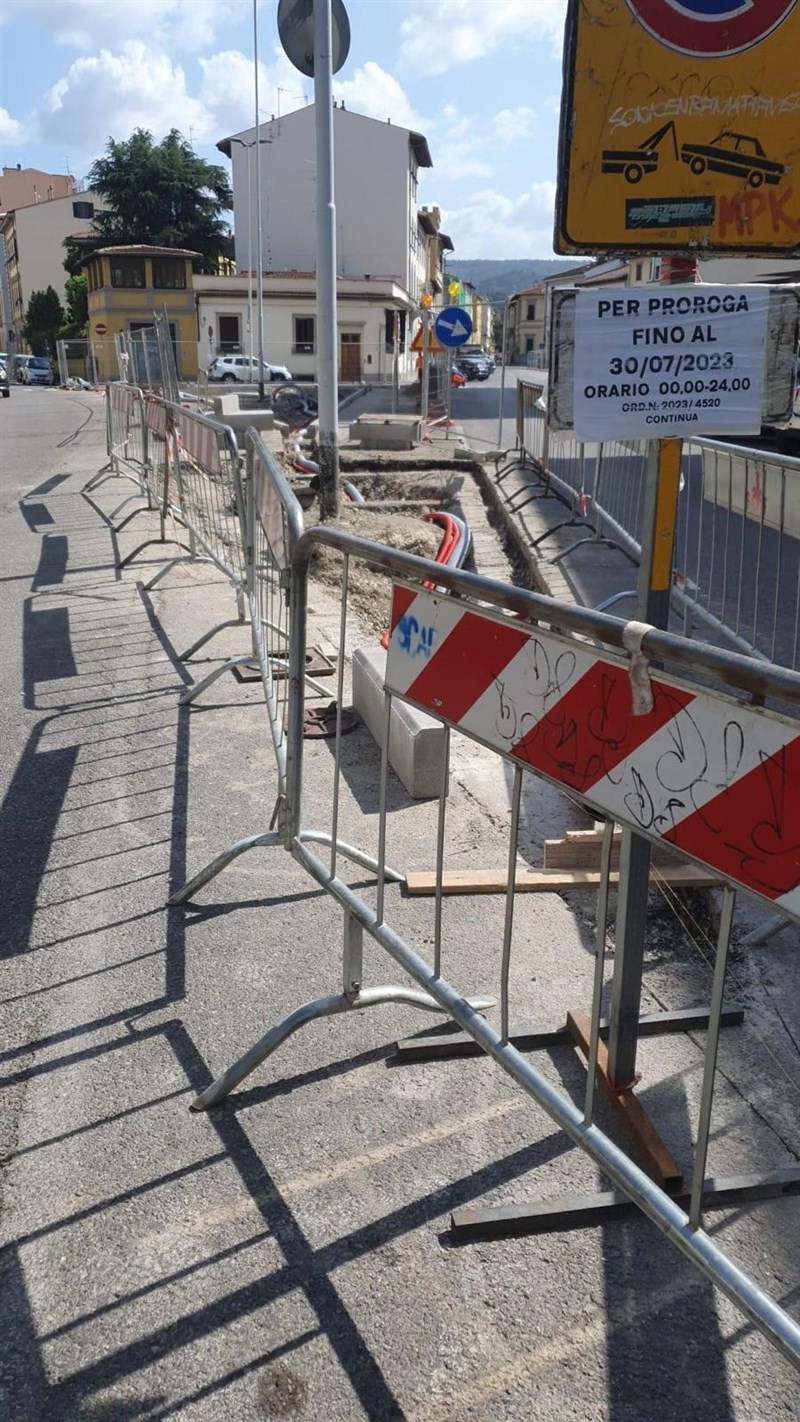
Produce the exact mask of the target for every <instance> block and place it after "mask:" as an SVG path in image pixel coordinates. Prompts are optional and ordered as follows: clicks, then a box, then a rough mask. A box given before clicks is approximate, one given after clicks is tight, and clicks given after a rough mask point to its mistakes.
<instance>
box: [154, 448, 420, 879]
mask: <svg viewBox="0 0 800 1422" xmlns="http://www.w3.org/2000/svg"><path fill="white" fill-rule="evenodd" d="M243 506H244V521H243V525H242V527H243V530H244V539H243V542H244V551H245V560H246V573H245V585H246V590H247V603H248V608H249V612H250V624H251V629H252V637H253V655H254V657H255V659H256V660H257V661H258V665H259V670H260V673H261V684H262V688H263V692H264V700H265V702H266V707H267V716H268V719H269V725H270V734H271V737H272V746H273V751H274V754H275V767H276V772H277V795H276V801H275V807H274V810H273V812H272V816H271V818H270V822H269V828H268V829H267V830H266V831H263V830H259V831H257V832H256V833H255V834H252V835H248V836H247V838H246V839H242V840H239V841H237V843H236V844H234V845H232V846H231V847H230V848H229V849H226V850H224V851H223V852H222V853H221V854H218V855H217V856H216V857H215V858H214V859H213V860H212V861H211V863H210V864H208V865H206V867H205V868H204V869H202V870H201V871H200V873H198V874H196V875H195V876H194V878H192V879H191V880H190V881H189V882H188V883H186V884H185V885H183V887H182V888H181V889H180V890H178V892H177V893H176V894H175V895H174V896H173V898H172V900H171V902H172V903H185V902H186V900H187V899H190V898H191V897H192V896H193V895H194V894H195V893H196V892H197V890H198V889H200V888H202V886H203V885H204V884H207V883H209V881H210V880H211V879H213V878H215V877H216V875H217V874H219V873H220V872H221V871H222V870H223V869H224V868H225V867H226V866H227V865H228V864H230V863H231V862H232V861H233V860H234V859H236V858H238V856H239V855H240V854H244V853H245V852H246V850H248V849H255V848H257V847H258V846H263V845H269V844H279V843H282V839H281V836H280V834H279V833H278V832H276V831H275V830H274V828H273V827H274V825H275V824H276V822H278V821H279V820H280V819H281V818H282V817H283V816H284V815H285V812H286V787H287V775H288V764H287V757H288V732H287V724H288V711H289V673H290V667H289V649H290V628H289V618H290V606H289V589H290V580H291V566H292V560H293V558H294V554H295V551H296V548H297V545H298V543H299V541H300V539H301V537H302V535H303V511H302V509H301V507H300V504H299V503H298V501H297V497H296V495H295V494H294V491H293V490H292V488H291V487H290V485H289V483H288V481H287V480H286V478H285V477H284V475H283V473H282V472H281V470H280V469H279V468H278V465H277V464H276V462H275V460H274V459H273V457H272V455H271V454H270V453H269V450H268V449H267V448H266V446H265V445H264V443H263V440H262V439H261V437H260V436H259V435H258V433H257V432H256V431H255V430H248V432H247V489H246V494H245V495H244V496H243ZM345 612H346V609H343V613H342V631H343V632H344V625H345ZM343 645H344V643H342V646H343ZM192 650H194V649H193V648H190V649H189V653H184V656H185V655H188V654H190V653H191V651H192ZM252 659H253V658H252V657H235V658H231V659H230V660H229V661H226V662H224V663H223V664H222V665H221V666H218V667H215V668H214V669H213V671H211V672H209V674H208V676H206V677H204V679H203V680H202V681H200V682H198V683H197V684H196V686H193V687H191V688H190V690H189V691H188V692H185V693H184V695H183V697H182V698H181V700H182V701H184V702H187V701H191V700H193V699H194V698H195V697H196V696H197V695H199V694H200V693H201V692H203V691H205V690H206V689H207V688H208V687H209V686H211V685H212V684H213V683H214V682H215V681H216V680H217V679H218V678H219V677H220V676H222V675H223V674H224V673H225V672H226V671H229V670H230V669H231V668H232V667H235V666H237V665H241V664H242V663H249V662H251V661H252ZM343 677H344V657H343V655H340V658H339V669H338V695H339V700H338V704H339V707H341V701H342V685H343ZM302 678H303V683H304V686H305V687H308V688H310V689H311V690H312V691H315V692H317V693H319V695H321V696H325V697H328V696H329V691H328V689H327V688H326V687H324V686H322V685H320V684H319V683H318V682H317V681H315V680H314V678H313V677H312V676H309V675H308V673H307V671H306V667H305V662H304V663H303V671H302ZM334 818H335V817H334ZM336 832H337V831H336V825H335V824H334V828H333V834H334V838H335V837H336ZM312 837H313V836H312ZM322 839H323V842H324V843H328V842H330V837H329V836H327V835H323V836H322ZM339 850H340V852H341V853H343V854H344V855H345V856H347V857H349V858H350V859H353V860H354V861H355V862H356V863H358V864H361V865H362V866H364V867H365V868H368V869H375V868H376V861H375V859H374V858H372V857H371V856H365V855H363V854H361V852H360V851H359V850H357V849H355V848H353V847H352V846H351V845H348V844H345V843H344V842H343V841H339ZM396 877H397V878H398V879H399V878H400V877H401V876H400V875H397V876H396Z"/></svg>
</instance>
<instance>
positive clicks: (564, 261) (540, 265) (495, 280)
mask: <svg viewBox="0 0 800 1422" xmlns="http://www.w3.org/2000/svg"><path fill="white" fill-rule="evenodd" d="M578 265H579V260H578V259H577V258H570V257H566V258H564V257H562V258H561V259H560V260H559V259H558V258H557V257H554V258H552V259H549V258H529V259H527V258H520V259H519V260H517V261H513V260H509V261H505V262H500V261H488V260H487V261H483V260H482V259H479V258H477V257H476V258H475V259H474V260H473V261H463V262H459V261H448V263H447V271H448V272H452V273H453V276H457V277H459V278H460V280H461V281H471V282H472V285H473V286H474V287H476V288H477V290H478V291H479V292H481V294H482V295H483V296H491V297H492V299H493V300H494V301H503V300H505V298H506V297H507V296H508V295H510V293H511V292H512V291H524V289H525V287H526V286H533V284H534V282H537V281H541V280H542V277H546V276H551V275H552V273H553V272H559V271H565V270H566V269H567V268H568V267H575V266H578Z"/></svg>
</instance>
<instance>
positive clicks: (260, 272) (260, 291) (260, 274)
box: [253, 0, 264, 404]
mask: <svg viewBox="0 0 800 1422" xmlns="http://www.w3.org/2000/svg"><path fill="white" fill-rule="evenodd" d="M253 72H254V76H255V77H254V89H255V106H256V114H255V117H256V226H257V235H256V243H257V259H258V266H257V267H256V302H257V304H258V402H259V404H263V401H264V262H263V258H262V255H261V251H262V246H261V238H262V218H261V142H260V139H261V127H260V117H259V112H258V8H257V0H253Z"/></svg>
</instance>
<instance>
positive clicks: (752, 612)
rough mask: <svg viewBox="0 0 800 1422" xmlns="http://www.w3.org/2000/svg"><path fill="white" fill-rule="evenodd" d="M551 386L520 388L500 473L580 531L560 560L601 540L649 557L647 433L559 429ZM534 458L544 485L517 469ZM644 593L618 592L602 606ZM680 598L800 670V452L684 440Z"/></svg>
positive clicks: (732, 638) (730, 637)
mask: <svg viewBox="0 0 800 1422" xmlns="http://www.w3.org/2000/svg"><path fill="white" fill-rule="evenodd" d="M543 393H544V392H543V387H542V386H541V385H540V384H537V383H536V382H534V381H525V380H520V381H518V384H517V421H516V443H517V449H516V451H515V458H516V463H515V459H514V458H511V459H510V461H508V462H507V463H506V464H505V465H504V466H503V467H502V468H501V469H500V470H499V471H498V476H497V482H498V484H499V485H502V484H503V483H504V481H506V480H510V483H509V484H508V485H507V486H506V487H507V488H511V489H513V492H511V493H510V494H509V496H508V498H507V502H508V506H509V509H510V511H511V512H514V513H519V512H520V511H521V510H522V509H523V508H524V507H525V506H526V504H527V503H528V502H530V501H532V500H533V499H534V498H539V497H541V487H542V485H543V487H544V492H545V493H546V494H547V493H550V494H554V495H555V496H556V497H558V498H560V499H561V500H562V501H563V502H564V503H565V504H566V505H567V507H568V508H569V509H570V511H571V517H570V518H569V519H567V520H565V522H564V523H560V524H557V525H555V527H553V528H551V529H549V530H548V532H547V533H546V534H544V535H541V536H540V537H539V538H536V539H533V540H532V544H533V546H539V545H540V544H542V543H544V542H545V541H546V540H547V539H548V538H549V537H551V536H552V534H553V533H554V532H556V531H558V530H560V529H561V528H563V527H564V526H565V524H566V525H569V524H580V525H582V526H583V531H582V533H581V535H580V536H579V537H578V538H576V540H575V541H574V542H573V543H571V544H570V545H568V547H566V548H562V549H561V550H560V552H559V553H558V554H557V555H556V557H555V558H554V559H553V560H552V561H554V562H560V561H562V560H563V559H564V558H565V557H567V556H568V555H569V554H571V553H572V551H573V550H574V549H575V548H577V547H580V546H582V545H584V544H591V543H592V542H593V541H595V542H596V541H600V540H602V541H605V542H607V543H610V544H613V545H614V546H616V547H618V548H620V549H621V550H622V551H623V552H624V553H625V554H626V555H627V556H628V557H630V558H631V559H633V560H634V561H635V562H638V561H639V558H640V556H641V532H642V513H643V507H644V488H645V462H646V448H645V443H644V441H641V440H615V441H607V442H605V443H601V444H599V445H597V446H591V447H588V448H587V447H586V446H584V445H582V444H581V443H580V442H579V441H576V440H575V439H574V438H573V437H572V436H571V435H569V434H562V433H559V432H557V431H553V430H550V428H549V426H548V422H547V414H546V408H545V402H544V399H543ZM531 463H532V464H533V465H534V467H535V469H536V472H537V476H538V479H537V485H536V486H534V487H531V488H526V487H524V486H523V487H520V485H519V483H518V482H517V483H516V484H515V483H514V481H513V479H512V478H511V476H512V475H513V471H514V469H515V468H517V469H518V470H520V469H521V470H522V471H523V472H524V470H525V469H526V467H528V466H529V465H530V464H531ZM634 596H635V592H634V590H633V589H630V590H629V591H626V592H620V593H617V594H616V595H615V596H614V598H612V599H611V600H610V601H609V602H608V603H605V604H603V607H608V606H610V605H612V603H614V602H618V601H621V600H622V599H624V598H632V597H634ZM673 606H674V608H675V609H676V611H678V612H679V613H681V614H682V616H683V622H684V630H685V632H686V633H687V635H688V634H689V633H690V631H691V627H692V621H693V619H694V618H695V617H696V618H698V619H699V620H700V621H701V622H702V623H703V624H704V625H705V626H707V627H711V628H713V629H714V630H715V631H716V632H719V633H721V634H722V635H724V637H725V638H726V640H727V641H728V642H729V643H730V644H731V646H732V647H735V648H737V649H738V650H740V651H744V652H747V653H748V654H750V655H752V656H756V657H762V658H763V659H764V660H766V661H769V662H778V663H780V664H781V665H784V666H790V667H794V668H798V667H800V459H796V458H792V457H791V456H789V455H785V454H779V453H774V454H773V453H769V452H763V451H761V450H756V449H750V448H747V447H745V446H739V445H733V444H730V443H728V442H727V441H722V440H713V439H705V438H702V439H696V440H691V441H687V442H686V443H685V445H684V452H683V465H682V479H681V493H680V499H679V504H678V533H677V538H676V548H675V584H674V589H673Z"/></svg>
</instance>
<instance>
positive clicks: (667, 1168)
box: [567, 1012, 683, 1189]
mask: <svg viewBox="0 0 800 1422" xmlns="http://www.w3.org/2000/svg"><path fill="white" fill-rule="evenodd" d="M567 1029H568V1031H569V1033H570V1035H571V1037H572V1038H573V1039H574V1041H575V1045H576V1046H577V1047H579V1048H580V1050H581V1051H582V1052H583V1054H584V1056H585V1057H588V1056H589V1035H590V1022H589V1017H588V1014H587V1013H585V1012H568V1013H567ZM597 1079H598V1081H599V1082H600V1085H601V1086H602V1088H603V1091H604V1093H605V1095H606V1097H607V1099H608V1101H609V1102H610V1104H611V1105H612V1106H613V1107H614V1110H615V1111H616V1112H617V1114H618V1115H619V1117H620V1119H621V1120H622V1121H624V1122H625V1125H626V1126H627V1127H628V1129H629V1130H630V1131H631V1133H632V1134H633V1136H634V1138H635V1140H636V1143H637V1145H638V1147H639V1150H640V1152H641V1156H642V1160H643V1163H644V1168H645V1170H646V1171H647V1172H648V1174H649V1175H652V1177H653V1179H654V1180H656V1181H657V1182H658V1184H659V1185H663V1186H664V1188H665V1189H675V1188H676V1187H677V1188H680V1186H681V1185H682V1184H683V1172H682V1170H681V1169H680V1166H679V1165H677V1163H676V1162H675V1161H674V1160H673V1158H672V1155H671V1153H670V1151H669V1149H668V1148H667V1146H666V1144H665V1142H664V1141H663V1140H662V1139H661V1136H660V1135H659V1134H658V1131H657V1130H656V1128H655V1126H654V1125H653V1122H652V1121H651V1120H650V1117H649V1116H648V1114H647V1112H646V1111H645V1109H644V1107H643V1106H642V1103H641V1101H640V1100H639V1099H638V1097H637V1096H635V1095H634V1093H633V1090H632V1089H628V1090H627V1091H617V1089H616V1088H615V1086H614V1085H613V1083H612V1082H611V1081H610V1079H609V1075H608V1048H607V1046H606V1044H605V1042H604V1041H603V1039H602V1037H601V1038H600V1040H599V1041H598V1044H597Z"/></svg>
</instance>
